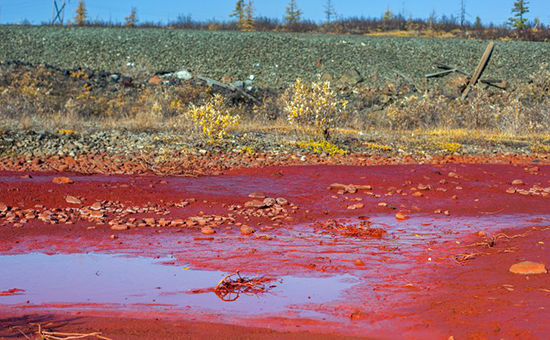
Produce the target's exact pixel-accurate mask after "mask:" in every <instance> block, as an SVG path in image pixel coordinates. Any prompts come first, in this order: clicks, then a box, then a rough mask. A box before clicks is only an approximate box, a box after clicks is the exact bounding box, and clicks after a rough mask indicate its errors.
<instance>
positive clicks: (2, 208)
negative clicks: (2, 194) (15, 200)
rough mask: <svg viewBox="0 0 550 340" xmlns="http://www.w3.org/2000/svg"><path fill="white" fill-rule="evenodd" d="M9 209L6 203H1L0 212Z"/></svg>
mask: <svg viewBox="0 0 550 340" xmlns="http://www.w3.org/2000/svg"><path fill="white" fill-rule="evenodd" d="M5 211H8V206H7V205H5V204H4V203H0V212H5Z"/></svg>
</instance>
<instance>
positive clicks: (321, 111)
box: [284, 78, 347, 138]
mask: <svg viewBox="0 0 550 340" xmlns="http://www.w3.org/2000/svg"><path fill="white" fill-rule="evenodd" d="M346 105H347V102H346V101H342V100H340V99H339V98H338V96H337V93H336V91H334V90H333V89H332V88H331V86H330V82H329V81H318V82H311V83H309V84H307V83H304V82H303V81H302V79H300V78H298V79H296V83H295V84H294V86H293V87H292V88H290V89H289V92H288V93H287V99H286V100H285V103H284V110H285V112H286V114H287V119H288V121H289V122H290V123H291V124H293V125H297V126H301V127H306V128H307V127H311V128H313V129H314V132H315V134H316V135H317V136H324V137H325V138H326V137H328V130H329V129H330V128H333V127H335V126H336V123H337V122H338V120H340V118H341V116H342V115H343V114H344V112H345V109H346Z"/></svg>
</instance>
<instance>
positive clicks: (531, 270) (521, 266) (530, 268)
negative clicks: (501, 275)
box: [510, 261, 548, 275]
mask: <svg viewBox="0 0 550 340" xmlns="http://www.w3.org/2000/svg"><path fill="white" fill-rule="evenodd" d="M510 272H511V273H514V274H520V275H537V274H546V273H548V270H546V266H545V265H544V263H537V262H532V261H523V262H519V263H516V264H513V265H512V266H511V267H510Z"/></svg>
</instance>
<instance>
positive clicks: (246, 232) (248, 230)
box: [241, 225, 256, 236]
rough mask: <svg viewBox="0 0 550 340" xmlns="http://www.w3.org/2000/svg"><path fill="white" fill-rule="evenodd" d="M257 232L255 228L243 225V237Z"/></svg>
mask: <svg viewBox="0 0 550 340" xmlns="http://www.w3.org/2000/svg"><path fill="white" fill-rule="evenodd" d="M255 232H256V230H254V228H252V227H249V226H247V225H243V226H241V235H245V236H246V235H252V234H254V233H255Z"/></svg>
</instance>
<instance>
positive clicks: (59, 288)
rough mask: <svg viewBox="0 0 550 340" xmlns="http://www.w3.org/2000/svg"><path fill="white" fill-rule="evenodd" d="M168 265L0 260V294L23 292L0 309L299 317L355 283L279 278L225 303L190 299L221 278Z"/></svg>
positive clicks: (90, 258)
mask: <svg viewBox="0 0 550 340" xmlns="http://www.w3.org/2000/svg"><path fill="white" fill-rule="evenodd" d="M169 260H171V258H161V259H156V260H153V259H151V258H146V257H122V256H116V255H105V254H68V255H45V254H39V253H30V254H22V255H9V256H1V257H0V263H1V264H2V265H1V266H0V277H2V281H1V282H0V291H8V290H10V289H14V288H16V289H20V290H22V291H19V290H18V291H16V294H13V295H8V296H0V304H5V305H6V304H11V305H19V304H28V305H31V306H36V305H43V304H48V305H50V304H57V305H64V304H96V306H94V307H95V308H97V307H98V306H97V304H106V305H112V304H115V305H116V307H117V308H129V309H132V307H139V308H140V309H141V310H142V309H143V308H148V307H150V308H151V309H154V308H161V309H162V310H174V311H178V310H182V309H186V308H187V309H193V310H195V309H197V308H199V309H200V310H204V311H208V310H215V311H216V312H218V313H219V312H225V313H228V312H229V313H230V312H233V311H235V312H236V311H238V312H239V313H240V314H255V315H258V314H269V313H280V312H285V311H287V310H292V311H293V312H297V313H299V314H300V315H302V316H306V315H309V316H312V315H310V314H312V312H309V311H300V308H299V305H303V304H308V303H317V304H318V303H324V302H330V301H332V300H336V299H338V298H339V296H340V294H341V293H342V292H343V291H344V290H345V289H347V288H349V287H351V286H352V285H353V284H354V281H355V279H353V278H352V277H351V276H348V275H338V276H331V277H324V278H305V277H294V276H284V277H279V278H275V279H276V280H275V281H273V283H272V284H273V285H275V287H274V288H272V289H271V290H270V291H269V292H267V293H262V294H257V295H246V294H241V295H240V296H239V297H238V299H236V300H235V301H232V302H228V301H223V300H221V299H220V298H218V296H217V295H216V294H215V293H214V292H212V291H208V292H205V293H193V290H196V289H205V288H211V287H214V286H215V285H216V284H217V283H218V282H219V281H220V280H221V279H222V278H223V277H224V276H225V275H226V273H224V272H221V271H201V270H192V269H189V268H187V267H184V266H176V265H166V264H163V263H162V262H165V261H169ZM242 275H243V276H246V277H252V276H253V275H252V274H248V273H243V274H242ZM27 301H29V302H28V303H27ZM304 313H305V314H304Z"/></svg>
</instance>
